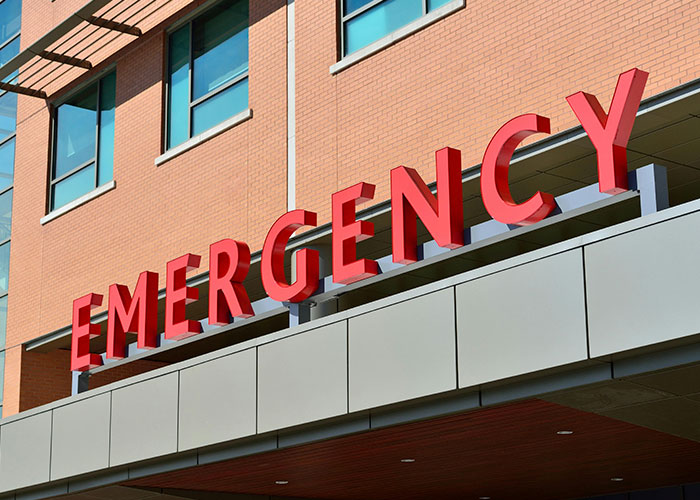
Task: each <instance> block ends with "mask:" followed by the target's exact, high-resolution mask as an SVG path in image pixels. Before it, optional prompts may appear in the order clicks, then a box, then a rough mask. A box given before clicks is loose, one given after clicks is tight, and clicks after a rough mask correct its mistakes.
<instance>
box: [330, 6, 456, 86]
mask: <svg viewBox="0 0 700 500" xmlns="http://www.w3.org/2000/svg"><path fill="white" fill-rule="evenodd" d="M465 1H466V0H453V1H452V2H450V3H448V4H445V5H443V6H442V7H439V8H437V9H435V10H434V11H432V12H428V13H427V14H426V15H424V16H421V17H419V18H418V19H416V20H415V21H413V22H410V23H408V24H407V25H406V26H404V27H402V28H399V29H397V30H396V31H394V32H392V33H390V34H388V35H387V36H385V37H384V38H380V39H379V40H377V41H376V42H372V43H370V44H369V45H367V46H366V47H362V48H361V49H360V50H356V51H355V52H353V53H352V54H349V55H347V56H345V57H343V58H342V59H341V60H340V61H338V62H337V63H335V64H334V65H332V66H331V67H330V72H331V74H332V75H335V74H336V73H338V72H340V71H342V70H344V69H345V68H347V67H348V66H352V65H353V64H355V63H358V62H360V61H362V60H363V59H366V58H367V57H369V56H371V55H372V54H376V53H377V52H379V51H380V50H383V49H385V48H386V47H388V46H390V45H393V44H395V43H396V42H398V41H399V40H403V39H404V38H406V37H407V36H409V35H412V34H413V33H415V32H416V31H419V30H422V29H423V28H425V27H426V26H430V25H431V24H433V23H434V22H437V21H439V20H440V19H442V18H444V17H447V16H449V15H450V14H452V13H453V12H455V11H458V10H459V9H462V8H464V5H465Z"/></svg>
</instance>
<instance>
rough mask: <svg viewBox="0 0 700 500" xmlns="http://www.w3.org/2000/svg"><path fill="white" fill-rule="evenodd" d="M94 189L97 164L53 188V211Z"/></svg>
mask: <svg viewBox="0 0 700 500" xmlns="http://www.w3.org/2000/svg"><path fill="white" fill-rule="evenodd" d="M93 189H95V164H94V163H91V164H90V165H88V166H87V167H85V168H83V169H81V170H79V171H78V172H76V173H74V174H73V175H71V176H70V177H67V178H65V179H63V180H62V181H61V182H59V183H57V184H55V185H54V186H53V193H52V196H51V200H53V203H52V207H51V210H56V209H57V208H60V207H62V206H63V205H65V204H66V203H68V202H70V201H73V200H75V199H76V198H79V197H80V196H82V195H84V194H85V193H89V192H90V191H92V190H93Z"/></svg>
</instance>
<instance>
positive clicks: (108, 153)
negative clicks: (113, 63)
mask: <svg viewBox="0 0 700 500" xmlns="http://www.w3.org/2000/svg"><path fill="white" fill-rule="evenodd" d="M100 85H102V88H101V89H100V147H99V151H100V154H99V158H98V159H97V175H98V179H97V185H98V186H101V185H102V184H104V183H105V182H109V181H111V180H112V173H113V172H112V171H113V170H114V109H115V108H116V93H117V74H116V73H110V74H109V75H107V76H105V77H104V78H103V79H102V81H101V82H100Z"/></svg>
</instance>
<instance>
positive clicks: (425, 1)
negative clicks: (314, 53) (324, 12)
mask: <svg viewBox="0 0 700 500" xmlns="http://www.w3.org/2000/svg"><path fill="white" fill-rule="evenodd" d="M449 1H450V0H343V2H342V3H343V12H342V20H341V21H342V22H341V24H342V44H343V47H342V53H343V56H347V55H349V54H352V53H353V52H355V51H357V50H359V49H361V48H362V47H365V46H367V45H369V44H370V43H372V42H375V41H377V40H379V39H380V38H382V37H384V36H386V35H388V34H390V33H392V32H394V31H396V30H397V29H399V28H401V27H403V26H405V25H407V24H408V23H410V22H411V21H414V20H416V19H418V18H420V17H421V16H424V15H425V14H427V13H428V12H431V11H433V10H435V9H437V8H438V7H441V6H443V5H445V4H447V3H449Z"/></svg>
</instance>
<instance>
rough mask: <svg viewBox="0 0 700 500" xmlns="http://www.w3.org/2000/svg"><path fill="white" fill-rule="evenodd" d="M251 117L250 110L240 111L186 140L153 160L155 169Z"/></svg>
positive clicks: (251, 111)
mask: <svg viewBox="0 0 700 500" xmlns="http://www.w3.org/2000/svg"><path fill="white" fill-rule="evenodd" d="M252 117H253V110H252V109H250V108H249V109H246V110H245V111H241V112H240V113H238V114H237V115H233V116H232V117H231V118H229V119H228V120H224V121H223V122H221V123H219V124H218V125H217V126H215V127H212V128H210V129H209V130H206V131H204V132H202V133H201V134H199V135H195V136H194V137H192V138H191V139H188V140H186V141H185V142H183V143H182V144H180V145H178V146H175V147H174V148H172V149H169V150H168V151H166V152H165V153H163V154H162V155H160V156H159V157H158V158H156V159H155V165H156V167H158V166H160V165H162V164H163V163H165V162H166V161H168V160H172V159H173V158H175V157H176V156H180V155H181V154H182V153H184V152H186V151H189V150H190V149H192V148H194V147H195V146H197V145H199V144H201V143H203V142H205V141H208V140H209V139H211V138H212V137H216V136H217V135H219V134H220V133H222V132H225V131H226V130H228V129H230V128H231V127H234V126H236V125H238V124H239V123H242V122H244V121H246V120H248V119H250V118H252Z"/></svg>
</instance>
